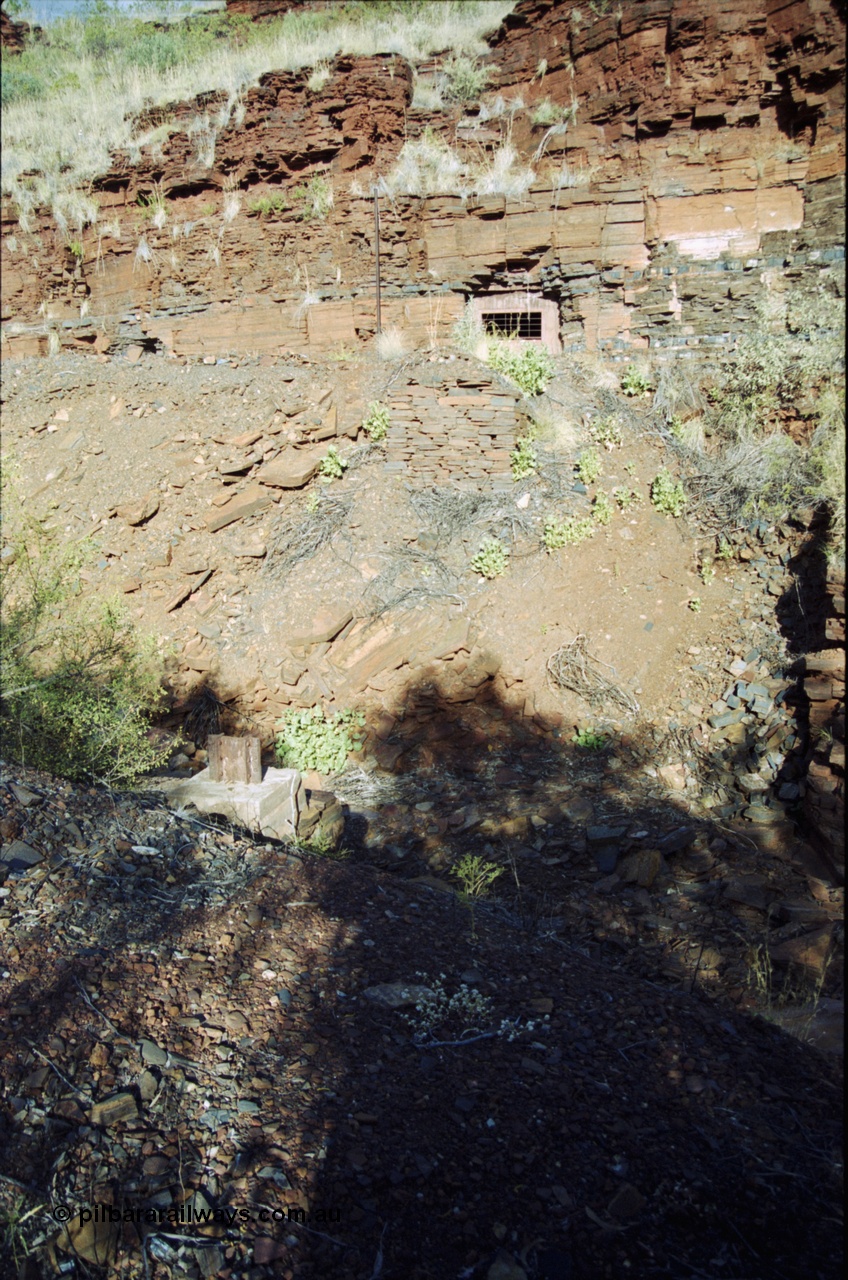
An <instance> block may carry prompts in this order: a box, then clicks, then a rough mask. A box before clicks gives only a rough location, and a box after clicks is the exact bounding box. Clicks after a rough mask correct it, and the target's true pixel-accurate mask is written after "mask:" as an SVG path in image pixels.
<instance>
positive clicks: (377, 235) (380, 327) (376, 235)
mask: <svg viewBox="0 0 848 1280" xmlns="http://www.w3.org/2000/svg"><path fill="white" fill-rule="evenodd" d="M374 246H375V254H376V259H377V277H376V283H377V332H378V333H382V332H383V323H382V317H381V314H380V206H379V204H378V203H377V189H376V187H375V188H374Z"/></svg>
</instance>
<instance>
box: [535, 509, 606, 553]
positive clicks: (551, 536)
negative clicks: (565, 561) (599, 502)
mask: <svg viewBox="0 0 848 1280" xmlns="http://www.w3.org/2000/svg"><path fill="white" fill-rule="evenodd" d="M594 532H595V525H594V523H593V521H592V519H591V517H589V516H584V517H583V519H578V518H577V516H564V517H563V519H562V520H557V519H552V520H548V521H547V523H546V524H545V532H544V543H545V546H546V548H547V549H548V551H558V550H559V549H560V548H561V547H576V546H578V545H579V544H580V543H581V542H585V541H586V539H587V538H591V537H592V535H593V533H594Z"/></svg>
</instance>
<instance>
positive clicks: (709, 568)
mask: <svg viewBox="0 0 848 1280" xmlns="http://www.w3.org/2000/svg"><path fill="white" fill-rule="evenodd" d="M698 576H699V578H700V579H701V581H702V582H703V584H704V586H705V587H708V586H709V585H710V583H711V582H712V580H713V578H714V577H715V576H716V571H715V565H714V564H713V561H712V557H711V556H703V557H702V558H701V563H700V565H699V566H698Z"/></svg>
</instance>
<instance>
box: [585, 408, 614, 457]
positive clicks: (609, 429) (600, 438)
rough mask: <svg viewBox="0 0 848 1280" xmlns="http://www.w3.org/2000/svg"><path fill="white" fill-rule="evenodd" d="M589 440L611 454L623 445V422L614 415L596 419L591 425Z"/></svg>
mask: <svg viewBox="0 0 848 1280" xmlns="http://www.w3.org/2000/svg"><path fill="white" fill-rule="evenodd" d="M589 438H590V439H591V441H592V443H593V444H597V445H601V446H603V448H604V449H606V450H607V451H608V452H610V453H611V452H612V450H613V449H615V448H617V447H618V446H619V445H620V444H621V439H622V437H621V420H620V419H619V418H617V417H616V416H615V415H614V414H610V415H609V416H607V417H606V418H595V419H594V421H592V422H590V423H589Z"/></svg>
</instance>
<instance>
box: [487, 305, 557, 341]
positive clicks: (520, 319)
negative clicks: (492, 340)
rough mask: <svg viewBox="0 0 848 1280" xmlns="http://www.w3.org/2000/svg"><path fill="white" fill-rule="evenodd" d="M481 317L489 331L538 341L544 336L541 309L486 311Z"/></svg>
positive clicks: (504, 335) (507, 336)
mask: <svg viewBox="0 0 848 1280" xmlns="http://www.w3.org/2000/svg"><path fill="white" fill-rule="evenodd" d="M480 319H481V321H482V323H483V328H484V329H485V330H486V332H487V333H497V334H501V335H502V336H503V337H505V338H527V339H528V340H529V341H536V342H539V341H540V340H541V337H542V313H541V311H484V312H483V314H482V316H481V317H480Z"/></svg>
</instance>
